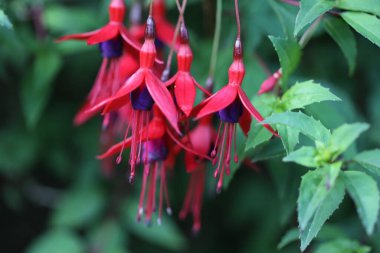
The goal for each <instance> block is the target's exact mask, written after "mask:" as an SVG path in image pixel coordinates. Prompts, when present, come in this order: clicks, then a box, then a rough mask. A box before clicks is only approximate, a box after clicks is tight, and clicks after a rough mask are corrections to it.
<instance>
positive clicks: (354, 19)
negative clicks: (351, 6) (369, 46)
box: [341, 11, 380, 47]
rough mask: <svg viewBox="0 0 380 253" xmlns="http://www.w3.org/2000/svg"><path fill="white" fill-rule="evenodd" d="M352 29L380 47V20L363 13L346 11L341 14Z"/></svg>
mask: <svg viewBox="0 0 380 253" xmlns="http://www.w3.org/2000/svg"><path fill="white" fill-rule="evenodd" d="M341 16H342V18H343V19H344V21H346V22H347V23H348V24H349V25H350V26H351V27H352V28H354V29H355V30H356V31H357V32H358V33H360V34H361V35H363V36H364V37H365V38H367V39H368V40H370V41H371V42H372V43H374V44H376V45H377V46H378V47H380V30H379V29H378V28H379V27H380V19H379V18H377V17H376V16H374V15H370V14H367V13H363V12H352V11H346V12H343V13H342V14H341Z"/></svg>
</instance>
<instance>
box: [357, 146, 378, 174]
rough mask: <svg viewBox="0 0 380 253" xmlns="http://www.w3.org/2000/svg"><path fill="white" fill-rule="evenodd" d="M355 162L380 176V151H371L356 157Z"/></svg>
mask: <svg viewBox="0 0 380 253" xmlns="http://www.w3.org/2000/svg"><path fill="white" fill-rule="evenodd" d="M354 161H356V162H358V163H359V164H360V165H362V166H363V167H364V168H366V169H368V170H369V171H371V172H372V173H374V174H375V175H378V176H380V150H379V149H375V150H369V151H364V152H361V153H360V154H358V155H356V156H355V157H354Z"/></svg>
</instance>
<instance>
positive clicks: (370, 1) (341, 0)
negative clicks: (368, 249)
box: [335, 0, 380, 16]
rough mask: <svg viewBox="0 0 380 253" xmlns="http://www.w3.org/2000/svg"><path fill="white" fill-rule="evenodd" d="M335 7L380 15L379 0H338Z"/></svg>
mask: <svg viewBox="0 0 380 253" xmlns="http://www.w3.org/2000/svg"><path fill="white" fill-rule="evenodd" d="M335 7H337V8H340V9H344V10H349V11H357V12H368V13H372V14H375V15H377V16H380V5H379V1H378V0H336V1H335Z"/></svg>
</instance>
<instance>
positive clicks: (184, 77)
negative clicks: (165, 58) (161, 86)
mask: <svg viewBox="0 0 380 253" xmlns="http://www.w3.org/2000/svg"><path fill="white" fill-rule="evenodd" d="M179 38H180V46H179V49H178V54H177V64H178V70H177V73H176V74H175V75H174V76H173V77H172V78H171V79H170V80H168V81H167V82H166V83H165V85H166V86H169V85H173V89H174V96H175V101H176V103H177V105H178V107H179V109H180V111H181V112H182V113H183V114H184V115H185V116H186V117H189V116H190V113H191V110H192V109H193V106H194V102H195V97H196V87H198V88H199V89H200V90H202V91H203V92H204V93H206V94H207V95H210V94H209V92H208V91H207V90H205V89H204V88H203V87H202V86H201V85H200V84H199V83H198V82H197V81H196V80H195V79H194V77H193V76H192V75H191V73H190V69H191V64H192V61H193V52H192V51H191V48H190V46H189V34H188V32H187V29H186V26H185V24H184V23H183V22H182V23H181V26H180V30H179Z"/></svg>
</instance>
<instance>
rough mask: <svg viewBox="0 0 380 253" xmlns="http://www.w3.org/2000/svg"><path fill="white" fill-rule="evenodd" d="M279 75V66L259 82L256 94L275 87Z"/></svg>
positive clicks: (280, 73)
mask: <svg viewBox="0 0 380 253" xmlns="http://www.w3.org/2000/svg"><path fill="white" fill-rule="evenodd" d="M281 77H282V69H281V68H280V69H279V70H277V71H276V72H274V73H273V75H271V76H270V77H268V78H267V79H266V80H265V81H264V82H263V83H262V84H261V86H260V90H259V92H258V94H259V95H261V94H264V93H267V92H269V91H272V90H273V89H274V87H276V85H277V83H278V81H279V80H280V78H281Z"/></svg>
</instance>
